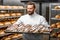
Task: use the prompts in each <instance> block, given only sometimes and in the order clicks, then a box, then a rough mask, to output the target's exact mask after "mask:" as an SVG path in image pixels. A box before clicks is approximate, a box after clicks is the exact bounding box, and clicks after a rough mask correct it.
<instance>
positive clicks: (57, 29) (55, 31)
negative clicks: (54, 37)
mask: <svg viewBox="0 0 60 40" xmlns="http://www.w3.org/2000/svg"><path fill="white" fill-rule="evenodd" d="M53 32H54V33H57V32H60V29H59V28H53V30H52V31H51V33H53Z"/></svg>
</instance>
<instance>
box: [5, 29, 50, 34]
mask: <svg viewBox="0 0 60 40" xmlns="http://www.w3.org/2000/svg"><path fill="white" fill-rule="evenodd" d="M5 33H18V34H23V33H26V34H27V32H11V31H8V30H5ZM28 33H30V32H28ZM31 34H37V33H31ZM38 34H48V35H49V34H50V32H43V33H38Z"/></svg>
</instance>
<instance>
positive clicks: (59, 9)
mask: <svg viewBox="0 0 60 40" xmlns="http://www.w3.org/2000/svg"><path fill="white" fill-rule="evenodd" d="M51 10H55V11H58V10H60V9H51Z"/></svg>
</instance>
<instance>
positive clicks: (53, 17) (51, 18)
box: [51, 17, 60, 20]
mask: <svg viewBox="0 0 60 40" xmlns="http://www.w3.org/2000/svg"><path fill="white" fill-rule="evenodd" d="M51 19H52V20H60V19H56V18H54V17H53V18H51Z"/></svg>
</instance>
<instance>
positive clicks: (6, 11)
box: [0, 5, 26, 40]
mask: <svg viewBox="0 0 60 40" xmlns="http://www.w3.org/2000/svg"><path fill="white" fill-rule="evenodd" d="M0 6H2V5H0ZM2 7H4V6H2ZM5 7H7V8H0V14H3V15H5V14H9V15H10V16H2V17H0V22H4V25H0V29H6V28H7V27H8V26H10V25H12V23H11V22H10V21H17V19H18V18H20V16H21V15H24V14H26V8H24V7H23V6H22V7H23V8H19V6H15V7H18V8H15V9H14V8H12V6H9V7H11V8H8V6H5ZM13 13H15V15H16V16H11V14H13ZM17 13H21V15H20V16H18V15H17ZM5 22H10V23H11V24H9V25H5ZM10 35H13V33H5V34H1V35H0V38H1V39H2V38H4V37H5V36H10ZM14 39H19V38H11V40H14ZM20 39H21V37H20Z"/></svg>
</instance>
